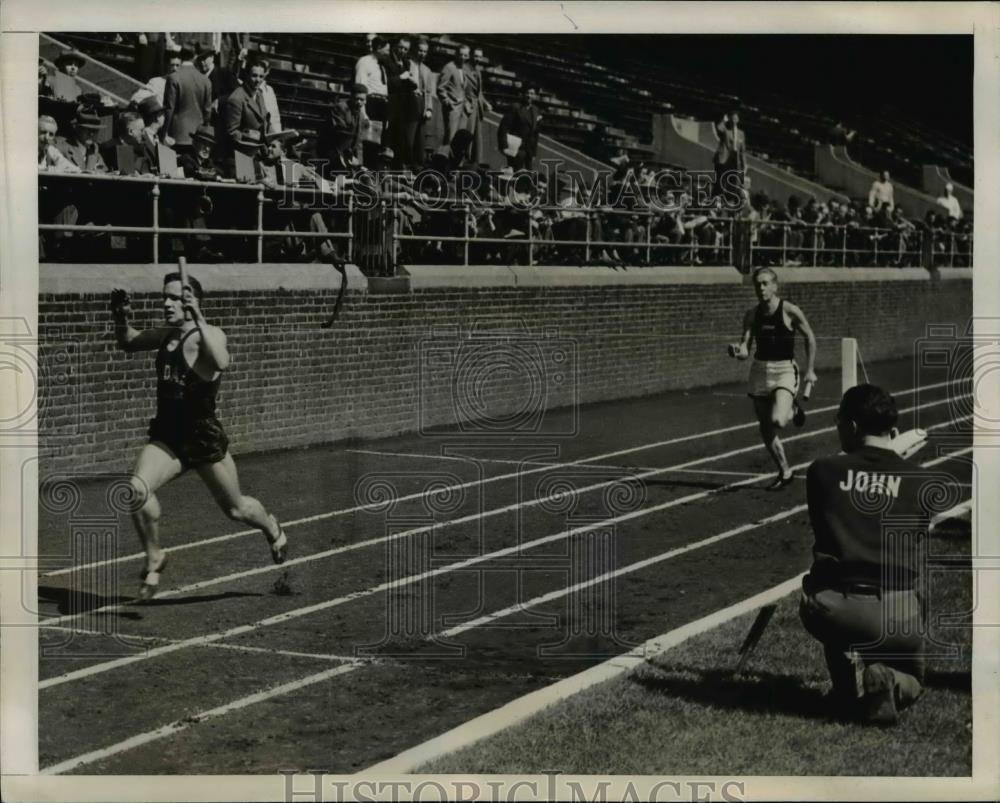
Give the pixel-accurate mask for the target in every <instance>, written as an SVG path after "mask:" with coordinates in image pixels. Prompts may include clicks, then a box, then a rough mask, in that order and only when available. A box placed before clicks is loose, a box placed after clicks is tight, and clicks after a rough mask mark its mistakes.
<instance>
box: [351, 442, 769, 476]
mask: <svg viewBox="0 0 1000 803" xmlns="http://www.w3.org/2000/svg"><path fill="white" fill-rule="evenodd" d="M347 451H348V452H353V453H356V454H369V455H374V456H376V457H409V458H413V459H416V460H453V461H454V460H458V461H461V462H463V463H468V462H469V461H470V458H468V457H458V456H457V455H450V454H422V453H419V452H380V451H377V450H375V449H347ZM475 462H476V463H493V464H503V465H517V466H545V467H546V468H552V469H556V468H564V467H565V466H568V465H573V464H570V463H544V462H541V461H538V460H501V459H499V458H495V457H476V458H475ZM574 467H575V466H574ZM580 467H581V468H586V469H589V470H591V471H596V472H600V471H605V472H607V471H620V472H622V473H623V474H624V473H626V472H630V473H631V472H637V471H663V470H664V469H658V468H654V467H653V466H620V465H613V464H608V463H589V464H587V465H585V466H580ZM676 473H678V474H712V475H721V476H727V477H751V476H756V475H755V474H754V473H753V472H752V471H715V470H712V469H710V468H680V469H677V470H676ZM622 479H627V477H622Z"/></svg>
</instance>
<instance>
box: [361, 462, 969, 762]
mask: <svg viewBox="0 0 1000 803" xmlns="http://www.w3.org/2000/svg"><path fill="white" fill-rule="evenodd" d="M970 451H971V450H970ZM952 456H954V455H947V456H946V457H952ZM932 462H935V463H936V462H938V461H937V460H935V461H932ZM923 465H924V467H927V466H928V465H929V463H924V464H923ZM803 508H807V506H806V505H800V506H799V507H798V508H793V509H792V510H801V509H803ZM971 508H972V500H971V499H969V500H966V501H965V502H962V503H960V504H958V505H956V506H955V507H953V508H951V509H950V510H946V511H944V512H943V513H939V514H937V515H936V516H935V517H934V518H933V519H932V520H931V527H932V528H933V527H935V526H937V525H938V524H940V523H941V522H942V521H946V520H948V519H954V518H960V517H964V516H965V515H966V514H968V513H969V512H970V510H971ZM785 512H786V513H788V512H790V511H785ZM779 515H783V514H779ZM765 521H766V520H765ZM762 523H763V522H762ZM706 540H708V539H706ZM640 563H645V564H648V565H651V562H650V561H640ZM632 567H639V564H632ZM632 567H626V568H627V569H630V570H634V569H632ZM804 576H805V572H802V573H801V574H798V575H796V576H795V577H791V578H789V579H788V580H785V581H784V582H782V583H779V584H778V585H776V586H773V587H772V588H769V589H767V590H766V591H762V592H760V593H759V594H755V595H753V596H752V597H748V598H747V599H744V600H741V601H740V602H737V603H735V604H733V605H730V606H729V607H727V608H723V609H721V610H718V611H715V612H713V613H711V614H709V615H708V616H704V617H702V618H701V619H697V620H695V621H694V622H689V623H688V624H686V625H683V626H681V627H679V628H676V629H674V630H671V631H668V632H667V633H663V634H662V635H659V636H655V637H653V638H651V639H649V640H648V641H646V642H645V643H643V644H640V645H639V646H638V647H635V648H634V649H632V650H630V651H629V652H627V653H623V654H621V655H617V656H615V657H614V658H611V659H609V660H607V661H604V662H603V663H601V664H598V665H597V666H593V667H591V668H590V669H586V670H584V671H583V672H579V673H577V674H576V675H572V676H570V677H568V678H564V679H563V680H560V681H557V682H556V683H553V684H550V685H548V686H545V687H544V688H541V689H538V690H537V691H533V692H531V693H530V694H526V695H524V696H523V697H519V698H517V699H516V700H512V701H511V702H509V703H506V704H505V705H502V706H500V707H499V708H496V709H494V710H492V711H488V712H487V713H485V714H482V715H481V716H478V717H476V718H475V719H471V720H469V721H468V722H464V723H462V724H461V725H458V726H457V727H455V728H452V729H451V730H449V731H446V732H445V733H443V734H441V735H439V736H436V737H434V738H433V739H429V740H427V741H426V742H423V743H421V744H418V745H415V746H414V747H411V748H410V749H408V750H405V751H403V752H402V753H399V754H398V755H396V756H394V757H393V758H390V759H387V760H385V761H382V762H379V763H378V764H374V765H372V766H370V767H368V768H366V769H364V770H361V771H360V772H358V773H356V774H357V775H364V776H365V777H379V776H390V775H392V776H398V775H406V774H409V773H413V772H415V771H416V770H418V769H419V768H421V767H422V766H424V765H426V764H428V763H429V762H431V761H435V760H437V759H439V758H441V757H442V756H445V755H448V754H450V753H455V752H457V751H459V750H462V749H464V748H466V747H468V746H470V745H472V744H475V743H476V742H479V741H482V740H483V739H486V738H488V737H490V736H495V735H496V734H498V733H500V732H501V731H503V730H506V729H507V728H510V727H513V726H514V725H517V724H519V723H521V722H524V721H525V720H527V719H528V718H530V717H532V716H534V715H535V714H537V713H539V712H540V711H542V710H543V709H546V708H549V707H550V706H552V705H555V704H557V703H560V702H563V701H565V700H568V699H569V698H570V697H572V696H574V695H576V694H579V693H580V692H582V691H586V690H587V689H589V688H591V687H592V686H595V685H597V684H599V683H604V682H605V681H608V680H612V679H614V678H616V677H619V676H621V675H623V674H625V673H627V672H629V671H631V670H633V669H634V668H635V667H636V666H638V665H640V664H641V663H643V662H644V661H648V660H649V659H651V658H653V657H655V656H657V655H660V654H662V653H664V652H666V651H668V650H670V649H673V648H674V647H677V646H678V645H679V644H681V643H683V642H684V641H687V640H688V639H690V638H693V637H694V636H698V635H701V634H702V633H705V632H707V631H709V630H713V629H715V628H716V627H719V626H720V625H723V624H725V623H726V622H728V621H730V620H731V619H735V618H736V617H738V616H742V615H743V614H747V613H750V612H751V611H754V610H757V609H758V608H762V607H763V606H765V605H769V604H772V603H775V602H777V601H778V600H780V599H781V598H782V597H785V596H787V595H788V594H791V593H793V592H795V591H796V590H798V589H799V587H800V586H801V583H802V578H803V577H804ZM598 582H600V579H598ZM548 596H549V595H545V597H548ZM542 601H545V599H544V598H543V597H539V598H537V599H536V600H531V601H529V602H528V603H525V607H529V606H532V605H534V604H538V603H540V602H542ZM452 630H453V631H454V630H456V628H453V629H452ZM451 632H452V631H446V632H445V633H443V634H441V635H444V636H447V635H449V633H451Z"/></svg>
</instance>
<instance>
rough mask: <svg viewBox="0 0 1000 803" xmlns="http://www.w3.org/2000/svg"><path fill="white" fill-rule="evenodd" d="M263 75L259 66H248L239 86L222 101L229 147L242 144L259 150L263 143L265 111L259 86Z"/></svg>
mask: <svg viewBox="0 0 1000 803" xmlns="http://www.w3.org/2000/svg"><path fill="white" fill-rule="evenodd" d="M266 72H267V70H266V69H265V68H264V65H262V64H253V65H251V67H250V69H249V70H248V71H247V77H246V80H245V81H244V82H243V84H242V86H239V87H237V88H236V89H234V90H233V92H232V94H230V95H229V97H228V98H227V99H226V104H225V111H224V113H223V122H224V125H225V129H226V136H227V137H228V139H229V143H228V146H229V147H230V148H235V147H239V146H240V145H242V144H244V143H246V145H247V146H250V145H252V146H253V147H254V148H255V149H259V148H260V146H261V145H262V144H263V137H264V132H265V131H266V130H267V111H266V110H265V108H264V98H263V94H262V92H261V87H262V86H263V84H264V76H265V74H266ZM250 131H252V132H254V134H253V135H251V137H249V138H248V137H247V132H250Z"/></svg>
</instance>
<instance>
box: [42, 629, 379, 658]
mask: <svg viewBox="0 0 1000 803" xmlns="http://www.w3.org/2000/svg"><path fill="white" fill-rule="evenodd" d="M38 627H39V629H40V630H41V631H42V632H43V633H44V632H45V631H47V630H48V631H55V632H59V633H73V634H74V635H80V636H103V637H105V638H116V637H117V638H121V639H122V640H123V641H129V640H130V639H131V640H133V641H148V642H154V643H157V644H178V643H180V642H181V641H183V639H174V638H167V637H166V636H135V635H131V634H125V633H102V632H101V631H99V630H84V629H80V628H75V627H61V626H59V625H47V624H43V625H39V626H38ZM200 646H202V647H209V648H211V649H216V650H234V651H236V652H250V653H267V654H268V655H283V656H285V657H287V658H315V659H316V660H318V661H339V662H341V663H373V662H374V659H372V658H357V657H355V656H353V655H333V654H331V653H322V652H296V651H295V650H278V649H273V648H271V647H250V646H248V645H245V644H222V643H216V642H213V643H211V644H202V645H200Z"/></svg>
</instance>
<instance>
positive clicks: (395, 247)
mask: <svg viewBox="0 0 1000 803" xmlns="http://www.w3.org/2000/svg"><path fill="white" fill-rule="evenodd" d="M399 215H400V212H399V206H398V205H395V204H394V205H393V207H392V275H393V276H395V275H396V263H397V262H398V261H399V260H398V258H397V257H398V255H399V249H400V248H401V247H402V246H401V245H400V243H399V239H398V237H399Z"/></svg>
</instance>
